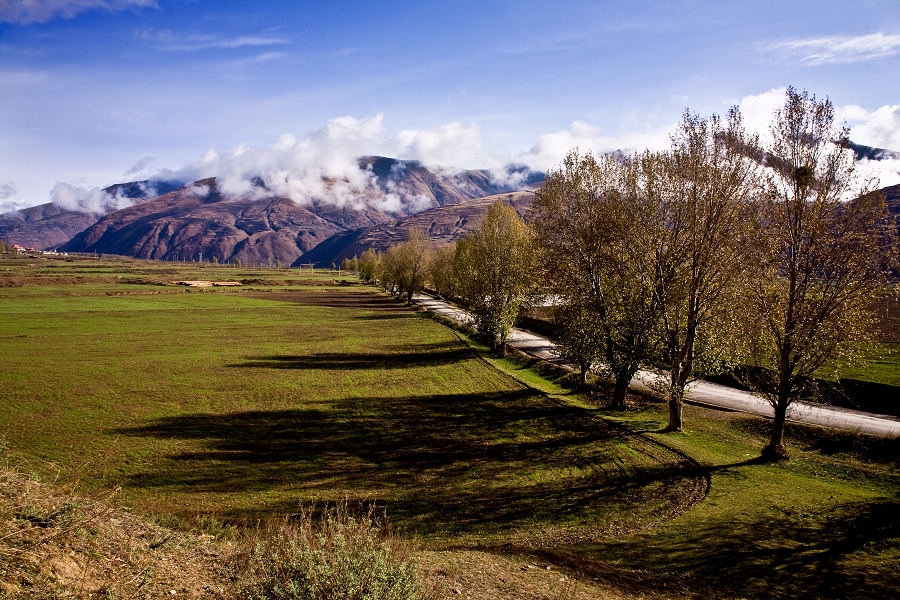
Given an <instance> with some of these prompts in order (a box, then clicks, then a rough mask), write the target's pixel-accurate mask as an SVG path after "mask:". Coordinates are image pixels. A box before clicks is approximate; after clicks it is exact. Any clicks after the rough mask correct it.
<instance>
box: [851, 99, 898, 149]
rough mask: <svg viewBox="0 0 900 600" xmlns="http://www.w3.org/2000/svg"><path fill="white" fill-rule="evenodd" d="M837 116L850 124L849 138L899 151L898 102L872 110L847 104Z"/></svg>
mask: <svg viewBox="0 0 900 600" xmlns="http://www.w3.org/2000/svg"><path fill="white" fill-rule="evenodd" d="M838 116H839V117H840V118H841V119H844V120H846V121H847V124H848V125H850V138H851V139H852V140H853V141H854V142H856V143H858V144H865V145H866V146H874V147H876V148H886V149H888V150H895V151H900V104H892V105H885V106H882V107H881V108H878V109H875V110H874V111H867V110H866V109H864V108H862V107H861V106H856V105H849V106H845V107H842V108H841V109H840V110H839V111H838Z"/></svg>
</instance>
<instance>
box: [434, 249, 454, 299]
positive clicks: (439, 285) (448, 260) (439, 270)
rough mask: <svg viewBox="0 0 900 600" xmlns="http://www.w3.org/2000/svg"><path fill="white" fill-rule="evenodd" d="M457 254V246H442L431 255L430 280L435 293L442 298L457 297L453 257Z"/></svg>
mask: <svg viewBox="0 0 900 600" xmlns="http://www.w3.org/2000/svg"><path fill="white" fill-rule="evenodd" d="M455 254H456V244H452V245H449V246H441V247H440V248H438V249H437V250H435V251H434V252H433V253H432V255H431V264H430V266H429V268H428V278H429V279H430V281H431V286H432V287H433V288H434V291H435V292H437V294H438V295H439V296H441V297H442V298H449V297H452V296H454V295H455V288H456V281H455V278H454V273H453V256H454V255H455Z"/></svg>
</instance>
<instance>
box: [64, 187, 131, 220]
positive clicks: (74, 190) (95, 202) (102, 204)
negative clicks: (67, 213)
mask: <svg viewBox="0 0 900 600" xmlns="http://www.w3.org/2000/svg"><path fill="white" fill-rule="evenodd" d="M50 201H51V202H53V203H54V204H56V205H57V206H58V207H60V208H64V209H66V210H73V211H77V212H83V213H91V214H95V215H102V214H105V213H107V212H110V211H113V210H119V209H120V208H126V207H128V206H131V205H132V204H134V201H133V200H131V199H130V198H125V197H124V196H120V195H115V196H114V195H112V194H110V193H108V192H104V191H103V190H101V189H100V188H98V187H93V188H83V187H79V186H75V185H72V184H69V183H57V184H56V185H55V186H53V190H52V191H51V192H50Z"/></svg>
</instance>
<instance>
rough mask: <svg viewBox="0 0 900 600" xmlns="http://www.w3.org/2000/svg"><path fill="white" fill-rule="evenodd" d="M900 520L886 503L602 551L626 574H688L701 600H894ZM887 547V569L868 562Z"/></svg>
mask: <svg viewBox="0 0 900 600" xmlns="http://www.w3.org/2000/svg"><path fill="white" fill-rule="evenodd" d="M898 514H900V500H898V499H897V498H885V499H881V500H877V501H873V502H859V503H847V504H840V505H837V506H834V507H831V508H830V509H829V510H827V511H823V512H821V513H818V514H806V513H800V514H797V513H784V514H783V515H781V516H779V517H776V518H770V519H765V520H761V521H737V522H715V523H709V524H707V525H706V526H702V527H698V528H697V529H696V530H695V531H694V533H693V535H692V536H689V537H685V538H673V537H671V536H667V537H663V536H655V537H654V536H652V535H647V536H641V538H639V539H638V540H637V541H635V540H634V539H632V540H629V544H628V545H625V544H619V543H618V542H615V543H613V544H610V545H607V546H604V549H603V550H602V551H601V552H602V553H604V554H606V555H612V556H619V555H620V554H622V555H624V557H625V558H624V559H623V560H622V561H621V563H620V566H626V565H627V566H628V568H637V569H647V570H649V571H650V572H651V573H652V572H657V573H660V572H668V573H679V572H681V573H690V575H691V576H692V577H695V578H696V579H697V582H698V583H699V586H698V588H699V589H697V588H695V589H694V590H693V591H694V593H695V595H696V596H698V597H735V595H737V596H740V597H747V598H754V597H755V598H889V597H893V596H894V595H895V594H896V591H897V589H898V585H900V573H898V572H897V571H896V569H891V568H890V566H889V565H890V561H891V560H893V561H894V563H895V564H896V561H897V559H896V555H897V539H898V537H900V521H898V519H897V515H898ZM889 548H893V550H892V551H888V552H887V554H886V556H892V557H893V558H886V559H885V560H886V561H887V562H885V563H884V564H881V562H882V561H878V560H874V559H873V557H872V556H871V554H872V553H874V552H878V551H885V550H888V549H889ZM885 573H891V574H892V575H893V576H889V577H885ZM665 579H667V576H666V575H660V576H653V575H650V576H649V577H648V581H647V582H646V583H647V585H648V586H650V587H654V588H656V587H658V586H659V584H660V583H662V581H661V580H665ZM707 586H708V589H707Z"/></svg>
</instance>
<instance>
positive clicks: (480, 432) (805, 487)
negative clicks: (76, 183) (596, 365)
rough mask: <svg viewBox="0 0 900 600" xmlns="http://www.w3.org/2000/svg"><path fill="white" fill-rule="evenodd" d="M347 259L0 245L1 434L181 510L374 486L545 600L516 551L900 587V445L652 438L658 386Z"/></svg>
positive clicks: (752, 437) (724, 426)
mask: <svg viewBox="0 0 900 600" xmlns="http://www.w3.org/2000/svg"><path fill="white" fill-rule="evenodd" d="M178 279H216V280H221V279H233V280H243V281H245V282H247V285H245V286H242V287H240V288H222V289H203V290H194V289H185V288H183V287H178V286H174V285H171V284H170V282H171V281H174V280H178ZM344 279H346V278H343V279H339V278H338V277H337V276H336V274H324V273H317V274H314V275H311V274H309V272H306V273H305V274H299V273H297V272H296V271H288V270H284V271H281V270H251V269H241V268H235V267H224V266H219V267H215V266H212V265H190V264H188V265H172V264H166V263H151V262H140V261H99V260H77V261H72V262H64V261H61V260H49V259H32V260H22V259H15V260H8V261H5V262H4V261H0V362H2V364H3V369H2V371H0V397H2V398H3V402H2V404H0V435H2V436H4V437H5V438H6V439H7V441H8V442H9V444H10V445H11V447H12V448H13V449H14V451H15V452H16V454H17V455H18V456H20V457H22V459H23V460H27V461H28V464H29V465H31V466H32V467H33V468H34V470H35V471H38V472H39V473H40V474H41V475H42V476H43V477H45V478H47V477H50V476H53V474H54V471H55V469H57V468H58V469H59V472H60V474H61V475H60V476H61V477H62V478H63V479H66V480H69V481H74V480H78V481H79V482H80V485H81V487H83V488H84V489H86V490H89V491H90V490H97V489H101V488H109V487H113V486H121V487H122V491H121V492H120V494H119V496H118V497H117V501H118V502H120V503H123V504H126V505H129V506H132V507H134V508H135V509H137V510H138V511H140V512H142V513H146V514H153V515H155V516H156V519H157V521H159V522H162V523H166V524H170V525H176V526H179V527H182V528H188V529H189V528H192V527H198V526H199V527H209V526H210V525H209V523H221V522H232V523H241V522H253V521H254V520H255V519H258V518H267V517H269V516H272V515H278V514H283V513H290V512H293V511H295V510H296V508H297V507H298V505H299V503H308V502H311V501H320V502H337V501H341V500H343V499H345V498H349V499H358V500H361V501H363V502H367V503H368V502H375V503H376V504H377V506H379V507H383V508H384V509H385V510H386V511H387V514H388V515H389V517H391V519H392V520H393V521H394V522H395V523H396V525H397V526H398V528H399V530H400V531H402V532H403V533H404V534H405V535H408V536H412V537H414V538H416V539H418V540H419V542H420V543H421V544H423V547H424V548H425V549H427V552H424V553H423V556H425V557H426V558H425V560H426V561H427V562H428V564H430V565H432V568H433V570H434V572H437V573H440V574H441V576H442V577H444V578H445V579H447V580H448V581H450V582H451V583H453V582H455V583H453V585H456V586H457V587H459V586H463V587H465V588H466V589H467V590H471V592H472V593H471V594H469V595H470V597H484V598H491V597H498V598H499V597H514V595H518V597H535V598H539V597H546V596H547V594H548V589H547V587H546V586H547V585H549V584H548V583H547V582H546V581H544V582H543V583H541V584H540V586H538V587H535V588H534V589H532V588H530V587H528V586H527V585H526V583H523V582H521V581H519V579H521V578H526V576H527V577H531V578H532V579H533V578H534V577H535V575H534V573H535V571H534V570H528V571H524V570H522V569H520V567H522V564H523V561H538V562H540V561H543V562H541V564H546V565H547V566H553V567H554V568H555V569H560V570H561V571H565V573H566V577H565V578H567V582H575V583H571V586H574V587H569V586H570V583H566V584H565V586H562V584H560V586H558V587H557V588H556V591H555V592H554V593H559V594H561V597H672V596H676V597H677V596H680V595H681V594H688V595H691V596H696V597H710V596H716V595H719V596H722V597H778V596H781V597H834V598H840V597H853V596H854V595H856V596H858V597H878V596H879V595H880V594H882V593H884V592H886V591H887V592H889V591H891V590H895V589H896V588H897V585H898V579H897V573H898V572H900V543H898V538H900V531H898V522H897V519H896V516H895V515H896V514H897V509H898V508H900V502H898V492H900V475H898V470H897V465H898V463H897V456H898V452H897V442H896V440H891V441H879V440H872V439H865V438H860V437H855V436H846V435H844V436H839V435H824V434H822V433H821V432H819V431H817V430H813V429H806V428H796V427H795V428H792V429H791V430H790V431H789V439H788V442H789V444H792V448H791V449H792V452H793V455H794V458H793V459H792V460H791V461H789V462H788V463H785V464H778V465H764V464H757V463H756V462H755V460H753V459H754V457H756V456H757V455H758V452H759V448H760V447H761V446H762V445H763V443H764V439H765V435H766V431H765V421H763V420H760V419H755V418H749V417H746V416H741V415H739V414H737V413H734V414H728V413H719V412H712V411H705V410H703V409H698V408H688V409H687V412H686V422H687V429H688V432H687V433H685V434H679V435H672V434H660V433H657V432H658V431H659V430H660V429H661V428H662V426H663V424H664V421H665V414H664V406H662V405H660V404H658V403H655V402H654V401H652V400H649V399H642V400H640V401H639V402H637V403H636V406H635V408H634V410H632V411H629V412H627V413H610V412H608V411H606V410H604V409H602V408H597V407H596V406H595V405H593V404H592V403H591V402H590V401H589V400H588V399H586V398H583V397H582V396H580V395H579V394H574V393H571V392H569V391H567V390H565V389H562V388H560V387H559V386H557V385H555V384H553V383H552V382H548V381H546V380H544V379H543V378H541V377H540V376H538V375H537V374H535V373H533V372H531V371H529V370H527V369H523V368H521V367H520V366H518V365H516V364H515V363H514V362H513V361H508V360H506V361H499V360H495V359H492V358H491V357H489V356H488V355H487V354H486V352H485V351H484V349H483V348H480V347H478V346H477V345H474V346H470V345H469V344H467V343H466V340H464V339H461V338H460V336H458V335H457V334H456V333H455V332H453V331H451V330H449V329H447V328H445V327H443V326H442V325H440V324H438V323H436V322H434V321H432V320H430V319H427V318H423V315H421V314H419V313H416V312H414V311H412V310H410V309H409V308H407V307H405V306H403V305H401V304H399V303H396V302H394V301H392V300H390V299H388V298H386V297H384V296H381V295H378V294H377V293H374V292H373V291H372V290H371V289H368V288H363V287H361V286H356V285H352V282H349V281H345V280H344ZM892 515H893V516H892ZM520 571H521V572H520ZM787 573H790V575H787ZM565 578H564V579H565ZM523 581H524V580H523ZM535 581H537V580H535ZM541 581H543V580H541ZM548 581H549V580H548ZM552 581H557V582H558V581H561V579H552ZM534 585H538V584H534ZM523 586H524V587H523ZM541 586H543V587H541ZM598 586H600V587H598ZM576 588H577V589H576ZM601 588H602V591H603V593H602V594H601V593H600V591H598V590H600V589H601ZM610 590H612V591H610ZM529 594H530V595H529Z"/></svg>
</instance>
